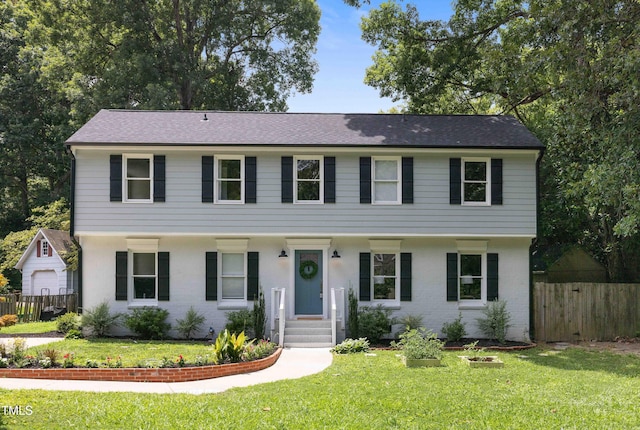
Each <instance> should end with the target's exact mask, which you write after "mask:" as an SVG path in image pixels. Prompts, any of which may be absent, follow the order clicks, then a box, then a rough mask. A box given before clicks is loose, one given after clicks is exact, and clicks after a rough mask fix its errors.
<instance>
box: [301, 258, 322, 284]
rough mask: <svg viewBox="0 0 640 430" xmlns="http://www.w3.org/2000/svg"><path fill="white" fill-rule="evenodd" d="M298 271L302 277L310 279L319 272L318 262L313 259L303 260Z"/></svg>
mask: <svg viewBox="0 0 640 430" xmlns="http://www.w3.org/2000/svg"><path fill="white" fill-rule="evenodd" d="M298 271H299V272H300V277H301V278H302V279H306V280H307V281H308V280H309V279H313V278H315V276H316V275H317V274H318V264H317V263H316V262H315V261H312V260H307V261H301V262H300V269H299V270H298Z"/></svg>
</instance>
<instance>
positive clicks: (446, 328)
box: [442, 313, 467, 342]
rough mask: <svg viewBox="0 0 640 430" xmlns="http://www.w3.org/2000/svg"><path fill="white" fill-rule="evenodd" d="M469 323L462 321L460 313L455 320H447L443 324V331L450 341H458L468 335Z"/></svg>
mask: <svg viewBox="0 0 640 430" xmlns="http://www.w3.org/2000/svg"><path fill="white" fill-rule="evenodd" d="M466 325H467V324H466V323H463V322H462V313H459V314H458V318H456V319H455V320H453V322H450V323H449V322H446V323H444V324H443V325H442V333H443V334H444V337H446V338H447V340H448V341H449V342H458V341H459V340H460V339H462V338H463V337H465V336H466V335H467V329H466V328H465V326H466Z"/></svg>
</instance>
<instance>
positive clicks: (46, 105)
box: [0, 2, 69, 236]
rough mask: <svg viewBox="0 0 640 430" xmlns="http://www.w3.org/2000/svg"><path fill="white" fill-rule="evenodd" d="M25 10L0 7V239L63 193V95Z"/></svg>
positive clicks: (65, 180)
mask: <svg viewBox="0 0 640 430" xmlns="http://www.w3.org/2000/svg"><path fill="white" fill-rule="evenodd" d="M32 19H33V16H32V14H31V12H30V10H29V9H28V8H27V7H25V6H24V5H23V4H20V3H19V2H15V4H14V2H4V3H2V4H0V189H2V192H3V194H2V199H0V207H1V210H0V235H2V236H4V234H6V233H7V232H8V231H9V230H12V229H22V228H24V227H25V226H26V224H25V219H26V218H28V217H29V216H30V215H31V207H32V206H34V205H36V206H37V205H41V204H43V203H46V202H48V201H51V200H55V199H56V198H59V197H60V196H62V195H66V194H67V193H68V173H67V172H68V159H67V156H66V153H65V150H64V145H63V142H64V138H65V137H66V136H68V135H69V127H68V109H69V106H68V104H67V102H66V100H65V97H64V94H62V93H60V92H59V91H58V89H57V88H56V86H55V85H49V84H50V81H49V80H48V77H47V76H46V73H43V69H44V68H45V62H44V52H45V50H46V48H44V47H41V46H34V45H33V43H32V41H33V39H32V30H33V28H32V27H31V22H32Z"/></svg>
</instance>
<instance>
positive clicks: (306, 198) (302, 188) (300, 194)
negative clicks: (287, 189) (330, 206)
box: [294, 157, 324, 203]
mask: <svg viewBox="0 0 640 430" xmlns="http://www.w3.org/2000/svg"><path fill="white" fill-rule="evenodd" d="M294 166H295V171H294V173H295V176H294V178H295V186H294V191H295V196H294V201H295V202H296V203H322V202H323V195H324V189H323V187H324V186H323V170H324V168H323V167H324V166H323V162H322V157H296V158H295V164H294Z"/></svg>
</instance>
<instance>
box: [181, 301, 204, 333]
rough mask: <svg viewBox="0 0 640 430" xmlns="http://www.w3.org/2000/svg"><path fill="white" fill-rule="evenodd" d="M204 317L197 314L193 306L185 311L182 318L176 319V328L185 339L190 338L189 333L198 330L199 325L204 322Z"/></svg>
mask: <svg viewBox="0 0 640 430" xmlns="http://www.w3.org/2000/svg"><path fill="white" fill-rule="evenodd" d="M204 321H205V317H204V315H202V314H199V313H198V312H197V311H196V310H195V309H193V306H191V307H190V308H189V310H188V311H187V315H185V317H184V319H183V320H176V323H177V324H178V326H177V327H176V330H177V331H178V333H180V335H181V336H182V337H184V338H185V339H191V335H192V334H194V333H197V332H198V331H200V327H201V326H202V324H204Z"/></svg>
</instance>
